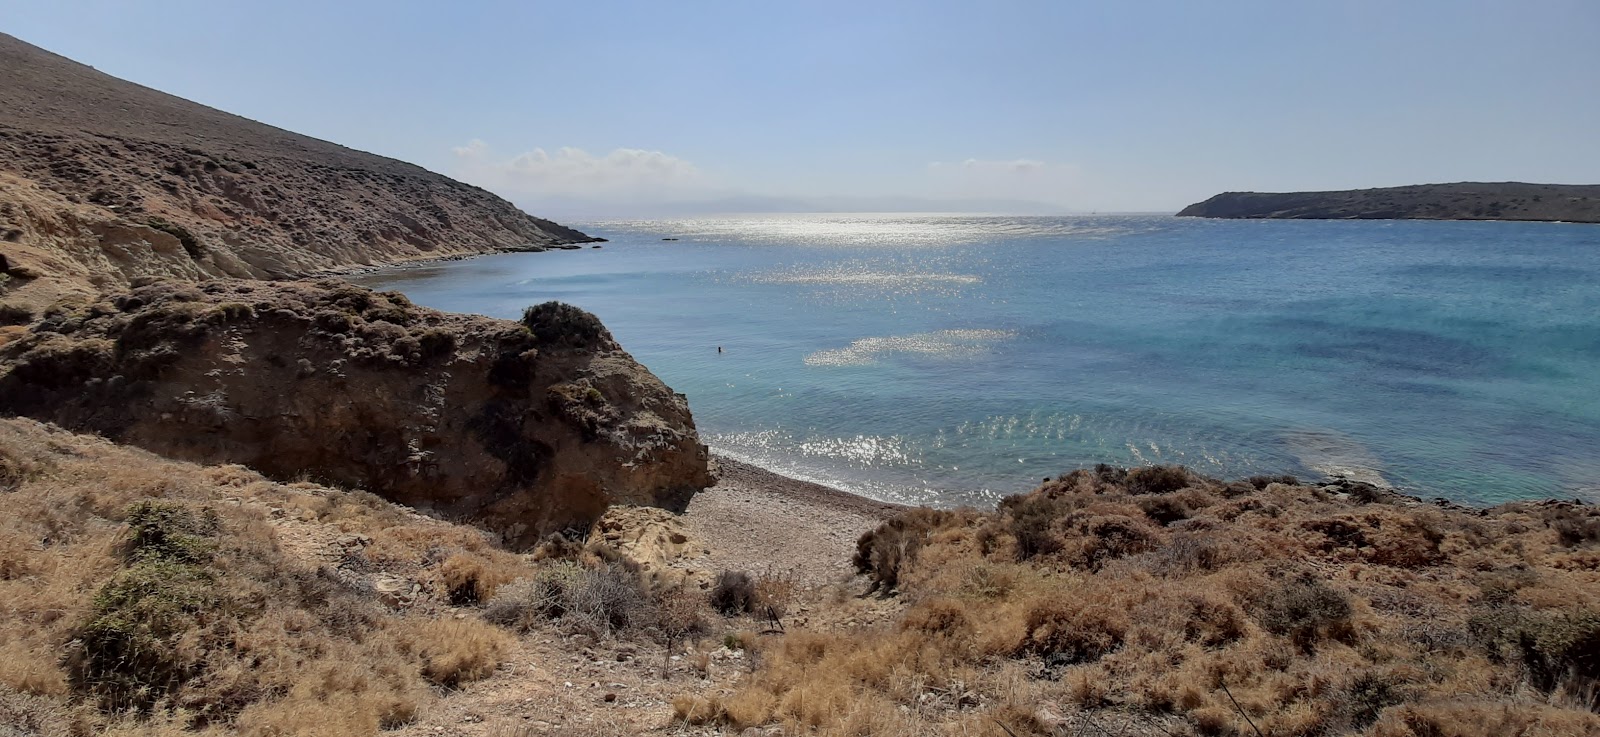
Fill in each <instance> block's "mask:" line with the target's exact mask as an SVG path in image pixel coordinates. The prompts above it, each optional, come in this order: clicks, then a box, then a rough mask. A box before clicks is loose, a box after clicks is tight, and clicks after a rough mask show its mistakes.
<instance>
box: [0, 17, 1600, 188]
mask: <svg viewBox="0 0 1600 737" xmlns="http://www.w3.org/2000/svg"><path fill="white" fill-rule="evenodd" d="M0 30H4V31H5V32H7V33H11V34H13V35H16V36H18V37H20V38H22V39H24V40H26V41H29V42H31V43H35V44H38V45H40V46H43V47H45V48H47V49H50V50H52V51H55V52H57V53H61V54H64V55H66V56H70V57H72V58H75V59H77V60H79V61H82V62H84V63H87V64H92V65H94V66H96V67H98V68H99V69H101V70H102V71H106V72H109V73H111V74H115V75H117V76H120V77H123V78H126V79H131V80H133V81H136V82H140V83H142V84H146V85H149V86H152V87H156V88H158V89H162V90H165V91H168V92H171V93H173V94H177V95H180V96H183V97H187V98H190V99H193V100H196V101H199V102H203V103H206V104H208V105H213V106H215V107H219V108H222V109H225V110H228V111H231V112H235V113H239V114H241V115H245V116H247V117H251V118H255V119H258V120H261V121H264V122H268V123H271V124H274V125H278V126H281V127H284V128H289V129H292V130H296V131H299V132H302V133H307V134H310V135H314V136H318V137H321V138H326V139H329V140H333V141H337V142H339V143H343V144H345V145H348V146H352V147H355V148H360V149H364V150H368V151H373V152H376V153H380V154H384V155H388V156H393V157H396V158H400V159H405V160H407V161H412V162H415V163H418V164H421V165H423V166H426V167H428V168H430V169H434V170H436V171H440V172H443V173H446V174H450V175H452V176H456V177H458V178H462V179H465V180H468V181H472V182H474V183H477V184H481V185H483V186H486V187H488V188H490V189H492V190H495V191H497V192H499V193H501V194H503V195H505V196H507V197H509V198H511V199H512V200H514V201H516V202H517V203H518V204H521V205H523V206H524V207H525V208H526V209H529V210H530V211H532V212H535V213H539V214H552V215H561V214H567V213H573V214H582V215H628V214H634V213H640V214H650V213H654V212H657V211H689V210H693V209H696V208H704V207H714V206H718V205H720V206H725V207H730V208H732V207H746V208H751V207H757V206H759V205H761V204H764V203H769V202H781V201H793V202H798V203H802V204H809V205H815V206H827V207H830V208H832V207H834V206H838V207H850V206H852V205H853V204H863V203H864V204H867V205H875V206H878V205H881V206H882V207H883V208H912V209H916V208H917V207H918V206H920V205H924V204H927V203H929V202H932V203H934V204H941V205H948V206H949V207H951V208H963V207H966V208H976V209H994V208H993V207H990V206H991V205H993V204H994V203H995V202H996V201H1002V203H1004V202H1013V201H1028V202H1036V203H1041V205H1040V207H1041V208H1042V209H1066V210H1100V211H1107V210H1151V211H1159V210H1175V209H1177V208H1179V207H1182V206H1183V205H1185V204H1188V203H1189V202H1192V201H1196V200H1200V199H1203V198H1205V197H1208V196H1210V195H1211V194H1214V193H1216V192H1218V191H1223V190H1261V191H1273V190H1296V189H1338V188H1351V187H1366V186H1387V185H1398V184H1407V183H1415V182H1437V181H1458V180H1507V179H1514V180H1523V181H1549V182H1583V183H1592V182H1596V181H1600V2H1597V1H1596V0H1521V1H1520V2H1512V1H1509V0H1508V1H1504V2H1483V1H1480V0H1451V1H1449V2H1443V1H1439V2H1422V1H1406V0H1389V1H1387V2H1365V1H1359V0H1350V1H1347V2H1309V1H1308V2H1288V1H1285V0H1277V1H1274V2H1222V1H1219V2H1174V1H1169V2H1154V1H1151V2H1137V1H1127V2H1110V1H1107V2H1096V3H1079V2H1065V1H1061V2H963V3H952V2H917V3H911V2H859V1H857V2H824V1H817V0H811V1H808V2H795V3H771V2H752V1H745V2H695V1H693V0H680V1H679V2H671V3H668V2H636V3H635V2H602V1H596V2H563V3H544V2H455V3H449V4H444V3H439V4H429V5H423V4H412V3H405V2H395V1H393V0H390V1H389V2H354V1H350V2H329V1H326V0H325V1H324V2H298V1H296V0H288V1H281V2H271V3H237V2H218V1H216V0H210V1H208V2H187V1H176V0H148V1H146V2H135V1H134V0H118V1H111V0H100V1H97V2H93V1H84V0H45V1H38V2H34V1H29V0H0ZM758 197H760V198H786V200H766V199H753V198H758ZM705 203H710V204H705ZM1019 207H1020V205H1019Z"/></svg>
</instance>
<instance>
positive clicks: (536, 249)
mask: <svg viewBox="0 0 1600 737" xmlns="http://www.w3.org/2000/svg"><path fill="white" fill-rule="evenodd" d="M610 242H611V241H610V239H608V238H590V239H589V240H584V241H569V242H565V243H558V244H552V245H548V246H525V247H520V248H501V249H496V250H493V251H484V252H483V253H455V254H450V255H448V256H424V257H421V258H415V259H403V260H400V261H393V262H390V263H386V264H350V265H348V266H330V267H328V268H326V269H318V270H316V271H313V272H310V273H306V274H301V275H298V276H291V277H288V278H286V279H285V280H284V281H299V280H301V279H320V278H324V277H341V276H361V275H365V274H375V273H377V272H380V271H384V270H386V269H419V268H423V267H426V266H432V265H435V264H446V263H450V262H452V261H468V260H471V259H475V258H480V257H483V256H498V255H501V254H507V253H544V252H546V251H581V250H584V246H590V247H593V248H597V247H598V246H597V245H591V244H600V243H610Z"/></svg>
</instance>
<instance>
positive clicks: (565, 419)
mask: <svg viewBox="0 0 1600 737" xmlns="http://www.w3.org/2000/svg"><path fill="white" fill-rule="evenodd" d="M11 330H12V331H17V330H18V329H17V328H11ZM0 413H15V414H21V415H27V416H32V417H36V418H39V419H43V420H47V421H50V422H55V423H57V424H60V425H62V426H64V427H67V428H71V429H74V430H79V431H88V432H94V433H97V434H100V435H103V436H105V437H107V438H109V439H112V440H114V441H117V442H125V443H129V444H132V445H137V446H140V447H143V448H146V449H149V450H152V451H155V452H157V453H161V454H163V455H166V456H169V457H173V458H177V459H181V460H190V461H198V462H207V463H212V462H232V463H240V464H244V465H247V466H250V467H251V468H254V469H256V470H258V471H261V472H262V473H264V474H266V475H268V476H271V477H274V478H278V479H282V480H297V479H310V480H314V481H319V482H325V483H332V484H336V485H339V486H344V487H353V488H365V489H368V490H371V491H373V492H375V493H378V494H380V495H382V496H384V497H386V498H388V499H391V500H394V501H398V502H402V503H405V504H409V505H412V506H415V507H418V508H422V509H433V510H437V511H438V512H441V513H444V514H447V515H450V516H452V517H457V518H462V519H470V520H474V521H478V522H481V523H483V524H485V525H486V526H488V527H490V528H492V529H495V530H497V531H499V532H501V533H503V534H504V535H505V536H506V538H507V539H508V540H509V541H511V542H512V543H514V544H527V543H531V542H533V541H535V540H537V539H538V538H539V537H540V536H541V535H543V534H545V533H548V532H551V531H558V530H562V529H567V528H586V527H587V526H588V525H589V524H590V523H592V522H593V520H595V519H596V518H598V517H599V516H600V515H601V514H602V513H603V512H604V511H605V508H606V506H607V505H608V504H612V503H626V504H648V505H655V506H661V507H666V508H669V509H681V508H682V507H683V506H684V505H685V504H687V502H688V500H689V498H690V497H691V496H692V495H693V494H694V492H696V491H698V490H699V489H702V488H704V487H706V486H707V485H709V484H710V483H711V479H710V478H709V474H708V472H707V453H706V449H705V447H704V446H703V445H701V444H700V442H699V438H698V436H697V434H696V432H695V429H694V424H693V420H692V419H691V417H690V414H689V408H688V404H687V403H686V402H685V401H684V399H683V397H681V396H679V395H676V394H674V393H672V392H671V391H670V390H669V389H668V388H667V387H666V386H664V385H663V384H662V383H661V382H660V380H658V379H657V378H656V377H655V376H654V375H652V374H651V373H650V372H649V371H647V370H646V369H645V368H644V367H643V366H640V365H639V364H638V363H636V362H635V361H634V360H633V359H632V358H631V357H630V356H629V355H628V354H627V353H626V352H624V351H623V350H622V349H621V348H620V347H619V346H618V345H617V344H616V342H615V341H613V340H612V338H611V335H610V334H609V333H608V332H607V331H606V329H605V328H604V327H603V326H602V325H601V324H600V322H599V321H598V320H597V319H596V318H595V317H594V316H593V315H590V314H589V313H586V312H583V311H582V310H578V309H576V308H573V307H569V306H566V305H560V304H557V303H549V304H546V305H541V306H539V307H535V308H530V310H529V311H528V314H527V315H526V317H525V318H524V320H523V321H522V322H520V323H519V322H508V321H504V320H493V319H489V318H485V317H477V316H469V315H454V314H449V313H443V312H438V311H434V310H429V309H423V308H419V307H415V306H413V305H411V304H410V303H409V302H407V301H406V299H405V298H404V297H403V296H401V295H399V294H396V293H374V292H370V291H367V290H364V289H360V288H357V287H353V286H350V285H348V284H345V283H343V282H339V281H336V280H323V281H317V282H292V283H268V282H255V281H244V280H227V281H214V282H206V283H202V284H192V283H185V282H175V281H162V282H158V283H154V284H149V285H145V286H141V287H137V288H134V289H132V290H131V291H124V292H119V293H116V294H113V295H112V296H109V297H106V298H103V299H101V300H99V301H95V302H92V303H88V304H84V305H82V306H60V305H58V306H56V307H53V308H51V309H50V310H49V311H48V312H46V313H45V314H44V315H43V316H42V319H40V320H38V321H36V322H35V323H34V324H33V325H32V326H31V327H30V328H29V329H28V330H27V332H25V333H22V334H21V335H20V336H18V337H15V338H14V339H12V340H11V341H10V342H9V343H6V344H4V345H3V346H0Z"/></svg>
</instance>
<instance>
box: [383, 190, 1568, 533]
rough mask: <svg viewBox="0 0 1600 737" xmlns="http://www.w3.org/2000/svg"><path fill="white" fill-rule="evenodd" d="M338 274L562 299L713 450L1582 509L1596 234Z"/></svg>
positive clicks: (522, 262) (863, 225) (836, 231)
mask: <svg viewBox="0 0 1600 737" xmlns="http://www.w3.org/2000/svg"><path fill="white" fill-rule="evenodd" d="M579 225H580V226H581V228H582V229H583V230H584V231H585V232H587V233H590V234H591V235H595V236H599V237H604V238H607V239H609V242H607V243H604V244H603V248H589V247H587V246H586V247H584V248H583V249H581V250H571V251H550V252H544V253H512V254H499V255H491V256H484V257H480V258H474V259H469V260H462V261H452V262H443V263H434V264H428V265H422V266H412V267H402V268H393V269H388V270H384V271H379V272H376V273H372V274H368V275H364V276H362V277H360V278H359V281H360V282H361V283H363V284H366V285H368V286H371V287H374V288H378V289H394V290H399V291H401V292H403V293H405V294H406V295H407V296H408V297H410V298H411V299H412V300H413V301H414V302H416V303H418V304H422V305H427V306H430V307H435V308H439V309H443V310H450V311H457V312H472V313H480V314H484V315H489V316H493V317H501V318H516V317H518V316H519V315H520V314H521V312H522V310H523V309H524V308H525V307H527V306H529V305H532V304H536V303H539V302H544V301H547V300H560V301H563V302H569V303H572V304H574V305H577V306H579V307H582V308H584V309H587V310H589V311H591V312H594V313H595V314H596V315H599V317H600V318H601V319H602V320H603V321H604V322H605V324H606V325H607V326H608V327H609V328H610V330H611V332H612V333H613V334H614V335H615V336H616V338H617V339H618V340H619V341H620V342H621V344H622V346H623V347H624V348H625V349H626V350H628V351H629V352H630V353H631V354H632V355H633V356H634V357H635V358H637V359H638V360H639V361H640V362H642V363H643V364H645V365H646V366H647V367H649V368H650V370H651V371H653V372H654V373H655V374H656V375H657V376H659V377H660V378H661V379H662V380H663V381H665V382H666V383H667V384H668V385H669V386H671V387H672V388H673V389H674V390H676V391H679V392H682V393H684V394H685V395H687V396H688V400H689V405H690V408H691V409H692V410H693V412H694V417H695V422H696V425H697V426H698V427H699V429H700V432H701V434H702V438H703V440H704V442H706V443H707V444H708V445H710V446H711V448H712V449H713V450H714V451H716V452H718V453H722V454H724V455H726V456H728V457H731V458H735V459H739V460H743V461H747V462H750V463H754V464H756V465H760V466H763V467H766V468H769V469H771V470H774V471H777V472H779V473H783V474H786V475H790V476H794V477H797V478H802V479H807V480H811V481H816V482H819V483H822V484H826V485H829V486H833V487H836V488H840V489H843V490H846V491H850V492H854V493H857V494H862V495H865V496H870V497H874V498H878V499H882V500H887V501H895V502H906V503H914V504H930V505H935V506H952V505H961V504H973V505H980V506H982V505H989V504H993V503H994V502H995V501H996V500H998V499H1000V498H1002V497H1004V496H1006V495H1010V494H1016V493H1021V492H1025V491H1028V490H1030V489H1032V488H1033V487H1034V486H1036V485H1038V483H1039V482H1040V481H1041V480H1042V479H1043V478H1045V477H1052V476H1056V475H1058V474H1062V473H1064V472H1067V471H1070V470H1072V469H1076V468H1080V467H1085V466H1092V465H1094V464H1097V463H1111V464H1117V465H1124V466H1131V465H1142V464H1157V463H1160V464H1183V465H1185V466H1188V467H1190V468H1192V469H1194V470H1196V471H1199V472H1201V473H1205V474H1208V475H1212V476H1217V477H1223V478H1235V477H1242V476H1247V475H1252V474H1280V473H1288V474H1293V475H1296V476H1298V477H1301V478H1302V479H1325V478H1328V477H1331V476H1345V477H1350V478H1355V479H1358V480H1367V481H1371V482H1374V483H1382V484H1387V485H1390V486H1393V487H1396V488H1398V489H1400V490H1402V491H1405V492H1407V493H1412V494H1416V495H1419V496H1423V497H1444V498H1447V499H1450V500H1453V501H1456V502H1460V503H1464V504H1493V503H1499V502H1503V501H1508V500H1515V499H1537V498H1551V497H1555V498H1575V497H1576V498H1585V499H1588V500H1591V501H1597V500H1600V225H1584V224H1567V223H1514V222H1432V221H1309V220H1205V219H1193V218H1178V217H1174V216H1171V215H1165V214H1163V215H1092V216H1091V215H1084V216H1066V217H1009V216H975V215H908V214H889V215H863V214H815V215H787V214H786V215H749V216H730V217H706V218H696V219H674V220H636V221H624V220H619V221H607V222H592V223H581V224H579Z"/></svg>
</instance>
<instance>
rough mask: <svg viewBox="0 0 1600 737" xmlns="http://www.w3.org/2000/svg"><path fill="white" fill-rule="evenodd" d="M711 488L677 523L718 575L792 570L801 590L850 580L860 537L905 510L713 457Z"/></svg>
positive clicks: (724, 458) (746, 464)
mask: <svg viewBox="0 0 1600 737" xmlns="http://www.w3.org/2000/svg"><path fill="white" fill-rule="evenodd" d="M714 457H715V460H716V465H717V478H718V480H717V484H716V485H715V486H713V487H711V488H709V489H706V490H705V491H702V492H700V493H699V494H696V495H695V497H694V500H693V501H691V502H690V503H689V508H688V510H686V511H685V513H684V516H683V522H684V526H685V528H686V530H687V531H688V532H689V534H690V535H691V536H692V537H694V538H695V539H697V540H701V541H704V543H705V545H706V547H707V549H708V550H709V551H710V552H709V557H710V561H711V563H712V564H713V565H714V566H715V567H716V568H717V569H718V570H747V571H752V572H760V571H766V570H769V569H777V570H780V571H788V572H792V573H793V574H794V575H795V576H796V578H797V579H799V581H798V582H800V583H802V584H804V585H811V586H815V585H820V584H823V583H827V582H829V581H834V580H838V579H840V578H844V577H848V576H850V575H851V573H852V572H853V571H852V569H851V566H850V557H851V555H853V554H854V552H855V544H856V540H857V539H859V538H860V537H861V535H862V533H865V532H867V531H869V530H871V529H873V528H874V527H876V526H877V525H878V524H879V523H881V522H882V521H883V520H885V519H887V518H889V517H890V516H892V515H894V514H895V513H896V512H899V511H901V510H903V509H906V507H904V506H901V505H897V504H889V503H886V502H880V501H876V500H873V499H868V498H866V497H861V496H856V495H854V494H850V493H848V492H844V491H840V490H838V489H832V488H829V487H826V486H822V485H820V484H814V483H811V482H808V481H801V480H798V479H793V478H789V477H787V476H783V475H780V474H776V473H773V472H771V471H768V470H766V469H764V468H760V467H758V466H753V465H750V464H748V463H743V462H740V461H736V460H733V459H731V458H726V457H723V456H714Z"/></svg>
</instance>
